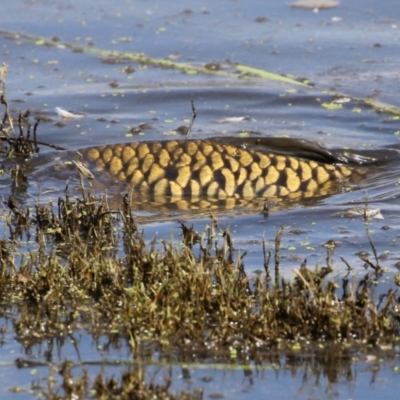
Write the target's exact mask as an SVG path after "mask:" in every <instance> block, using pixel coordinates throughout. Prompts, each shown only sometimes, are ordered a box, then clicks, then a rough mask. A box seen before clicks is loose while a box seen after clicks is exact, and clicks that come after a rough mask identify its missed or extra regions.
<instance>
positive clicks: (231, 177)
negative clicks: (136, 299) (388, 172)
mask: <svg viewBox="0 0 400 400" xmlns="http://www.w3.org/2000/svg"><path fill="white" fill-rule="evenodd" d="M82 154H83V157H84V160H86V161H89V167H90V168H92V169H94V170H95V171H102V172H103V173H108V174H109V175H111V176H112V177H113V178H115V179H117V180H118V181H121V182H126V183H128V184H129V185H131V186H133V187H134V188H135V189H137V192H139V193H140V196H141V197H142V198H144V199H145V198H147V199H149V200H157V201H159V202H167V201H168V202H178V201H180V200H183V199H189V200H192V202H195V201H197V200H198V199H199V198H210V199H216V200H226V201H227V202H229V200H230V199H231V201H232V202H233V203H234V201H235V199H251V198H264V199H268V198H274V197H278V198H281V197H286V198H291V199H295V198H300V197H301V198H307V197H313V196H317V195H318V196H323V195H328V194H332V193H334V192H335V190H337V183H338V182H340V181H343V180H346V179H349V178H351V177H353V178H354V175H362V172H360V171H359V170H355V169H354V168H352V167H350V166H345V165H338V164H324V163H320V162H316V161H310V160H305V159H304V160H303V159H300V158H296V157H294V156H286V155H285V156H284V155H277V154H273V153H269V152H263V151H260V150H259V149H256V150H252V149H246V148H242V147H240V146H233V145H230V144H229V143H227V144H224V143H222V142H220V141H218V142H217V141H213V140H172V141H154V142H133V143H127V144H115V145H106V146H99V147H92V148H88V149H84V150H83V151H82ZM335 185H336V186H335ZM167 199H168V200H167ZM186 201H187V200H186Z"/></svg>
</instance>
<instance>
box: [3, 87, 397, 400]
mask: <svg viewBox="0 0 400 400" xmlns="http://www.w3.org/2000/svg"><path fill="white" fill-rule="evenodd" d="M3 93H4V92H3ZM4 101H5V100H4ZM5 107H6V109H7V105H6V104H5ZM15 123H16V127H17V128H18V130H20V135H19V136H18V137H17V139H18V140H14V137H13V136H12V132H14V130H15V128H14V127H13V124H14V119H13V118H12V117H11V116H10V115H9V114H8V111H7V110H6V111H5V117H4V118H3V122H2V126H1V127H0V128H1V129H0V131H1V133H2V135H4V137H2V139H3V140H5V141H6V143H7V144H8V146H9V147H10V148H12V149H13V151H11V152H10V151H7V152H6V153H5V157H7V156H8V157H10V156H13V157H15V158H17V157H18V154H21V153H22V154H24V155H26V154H30V153H31V152H34V151H35V142H33V143H34V145H33V147H31V148H29V146H28V144H32V140H31V138H30V136H29V132H30V131H29V128H28V131H26V129H27V128H26V126H27V124H28V123H27V121H26V120H24V118H23V117H20V118H18V119H17V120H16V122H15ZM36 128H37V125H36ZM35 131H36V129H35ZM27 132H28V133H27ZM13 146H15V147H13ZM80 172H81V176H80V179H81V193H80V195H79V196H76V195H74V196H72V195H71V194H70V193H69V192H68V190H66V193H65V195H64V196H60V197H59V198H58V199H55V200H54V201H53V202H49V203H45V204H43V203H41V202H40V201H39V200H38V201H37V203H36V205H35V207H29V206H25V205H23V204H20V203H19V202H18V199H16V198H15V197H13V196H12V193H10V196H9V198H8V199H6V200H5V207H4V208H3V209H2V210H1V212H0V218H1V220H2V221H4V222H3V223H4V226H6V228H7V229H6V230H5V232H7V233H5V234H4V236H3V238H2V239H1V241H0V255H1V257H0V304H1V307H0V312H1V314H2V315H12V318H10V319H11V321H12V324H10V326H9V327H7V328H5V329H12V330H13V332H14V336H15V338H16V340H18V341H19V342H20V343H21V344H22V345H23V346H24V348H25V349H26V351H27V353H28V354H29V349H31V348H32V347H33V346H35V345H38V344H39V345H40V344H42V343H53V342H55V343H57V345H58V346H62V345H63V343H64V341H65V338H66V337H73V335H74V334H75V333H76V332H78V331H84V332H86V333H88V334H89V335H91V336H92V338H93V340H94V341H96V340H97V339H98V338H99V337H107V338H108V340H109V342H110V343H119V342H120V343H121V342H123V343H128V344H129V348H130V351H131V353H132V356H133V357H134V358H135V360H136V361H137V362H138V363H139V361H140V352H141V349H142V347H143V344H144V343H153V344H154V345H156V346H159V348H162V349H171V348H172V349H179V350H180V351H182V352H184V351H185V350H189V349H190V351H191V352H193V351H196V349H203V351H204V349H206V351H208V352H210V353H213V352H217V351H219V352H228V353H229V352H231V353H232V352H236V353H238V352H243V353H246V352H248V353H250V352H254V353H258V352H262V351H265V352H266V351H271V350H273V351H279V352H284V351H299V350H302V349H307V348H309V347H313V346H315V344H318V345H321V346H328V345H332V344H333V345H336V346H338V348H339V349H342V350H343V349H346V348H349V347H351V346H358V347H362V346H385V345H389V346H390V345H392V344H393V343H396V342H397V340H398V336H399V328H400V326H399V323H400V314H399V310H398V295H397V293H396V291H395V290H394V288H391V287H389V288H388V289H387V290H384V292H383V294H382V295H381V296H379V297H378V298H377V297H376V296H375V291H374V289H375V288H376V287H377V285H379V279H380V277H381V276H382V275H383V273H384V270H383V268H382V267H381V266H380V264H379V262H378V258H377V257H376V258H375V260H370V259H368V258H365V260H364V261H365V263H366V268H367V272H366V274H365V275H364V276H360V277H358V279H356V278H353V276H352V275H350V274H349V275H348V276H344V277H343V278H342V279H341V280H338V279H330V278H329V277H330V274H331V273H332V270H333V268H332V257H333V251H334V248H333V247H328V248H327V257H326V262H325V264H324V265H321V266H319V267H318V268H308V267H307V263H306V260H304V262H303V263H302V264H301V265H300V266H299V269H298V270H296V271H295V276H294V278H293V279H292V280H287V279H285V278H284V277H282V276H281V273H280V271H281V263H282V260H281V250H280V247H281V240H282V235H283V234H284V229H283V228H282V229H281V230H280V231H279V232H278V233H277V236H276V240H275V247H274V252H269V251H267V249H265V251H264V255H265V257H264V260H260V264H262V268H263V269H264V273H263V274H260V275H259V276H257V277H250V276H247V274H246V270H245V266H244V263H245V254H238V253H237V252H236V251H235V249H234V245H233V240H232V236H231V233H230V232H229V230H228V229H226V228H221V227H220V225H219V223H218V221H217V220H216V219H215V218H213V217H211V219H210V224H209V226H208V227H207V229H206V230H205V231H204V232H196V231H194V230H193V228H192V227H190V226H189V225H187V224H184V223H182V224H181V229H182V239H181V240H179V241H175V242H173V241H162V242H161V243H159V242H158V241H157V239H156V238H154V239H153V240H151V241H150V243H147V241H146V238H145V237H144V235H143V234H142V233H141V232H140V227H139V226H138V225H137V223H136V220H135V210H134V209H133V208H132V203H131V201H130V197H129V195H126V196H125V197H124V199H123V200H122V201H121V203H120V204H119V205H118V206H110V204H109V203H108V201H107V197H106V196H100V197H99V196H96V195H95V193H94V192H93V191H92V190H91V189H90V188H89V189H88V188H87V185H86V179H87V175H85V171H82V170H80ZM21 174H22V173H21V172H20V173H18V174H15V175H14V176H13V179H14V185H15V184H17V183H18V182H19V181H23V180H29V176H22V175H21ZM12 186H13V185H11V187H12ZM27 242H29V245H28V243H27ZM371 246H372V247H373V245H372V243H371ZM350 268H351V267H350V266H349V269H350ZM52 351H55V350H54V349H50V350H49V353H51V352H52ZM343 351H344V350H343ZM49 359H50V361H49V365H50V366H51V367H54V368H57V369H59V372H60V375H61V380H62V383H61V384H60V387H61V388H62V391H63V393H62V394H60V390H58V389H57V387H54V385H53V384H54V380H52V379H50V378H52V376H50V378H49V380H48V382H49V383H48V387H47V388H43V387H42V386H41V385H40V384H38V385H37V386H34V387H33V388H34V389H35V388H36V389H35V390H37V391H40V392H41V393H43V392H46V393H47V397H48V398H50V399H56V398H63V397H73V396H80V397H85V396H87V395H88V393H89V392H90V393H91V394H92V395H93V396H94V397H96V398H119V399H121V398H129V397H130V396H137V397H138V398H148V397H150V396H153V397H154V396H162V395H165V394H166V393H168V395H169V396H170V398H173V397H172V396H173V395H171V394H170V378H168V377H167V378H166V380H165V383H164V384H162V385H156V384H153V383H152V382H150V383H148V380H146V379H145V376H144V372H143V368H142V367H141V366H140V365H139V366H136V367H131V369H130V370H128V371H126V372H125V373H124V374H123V376H122V377H121V380H120V381H119V380H118V379H116V378H108V377H104V376H102V375H101V374H99V375H97V377H96V378H95V379H94V380H91V379H89V378H88V375H87V373H86V372H85V371H84V370H83V372H82V375H81V376H79V377H76V378H74V377H73V374H72V371H71V369H72V367H73V366H74V365H75V364H74V363H72V362H65V363H63V364H62V365H56V366H54V365H52V364H51V357H50V356H49ZM31 362H32V361H31V360H25V359H23V358H20V359H18V360H17V365H19V366H21V367H23V366H25V365H32V364H29V363H31ZM77 364H78V363H77ZM139 394H140V395H141V396H142V397H140V396H139ZM175 398H187V399H189V398H201V392H196V393H192V394H188V393H182V394H181V395H176V397H175Z"/></svg>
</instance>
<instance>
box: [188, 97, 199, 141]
mask: <svg viewBox="0 0 400 400" xmlns="http://www.w3.org/2000/svg"><path fill="white" fill-rule="evenodd" d="M191 103H192V120H191V121H190V125H189V128H188V130H187V132H186V137H189V134H190V131H191V130H192V126H193V124H194V120H195V119H196V117H197V113H196V109H195V108H194V102H193V100H191Z"/></svg>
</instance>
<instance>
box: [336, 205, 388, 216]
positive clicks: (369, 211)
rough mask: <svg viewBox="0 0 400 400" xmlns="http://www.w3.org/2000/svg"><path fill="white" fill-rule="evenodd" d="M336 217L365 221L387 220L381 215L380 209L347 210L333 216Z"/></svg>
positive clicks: (357, 208)
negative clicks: (357, 218) (358, 218)
mask: <svg viewBox="0 0 400 400" xmlns="http://www.w3.org/2000/svg"><path fill="white" fill-rule="evenodd" d="M333 216H334V217H344V218H355V217H360V216H361V217H363V218H365V219H385V218H384V217H383V215H382V214H381V210H380V208H375V209H373V208H365V207H352V208H348V209H347V210H344V211H340V212H338V213H335V214H333Z"/></svg>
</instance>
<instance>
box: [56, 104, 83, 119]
mask: <svg viewBox="0 0 400 400" xmlns="http://www.w3.org/2000/svg"><path fill="white" fill-rule="evenodd" d="M55 110H56V113H57V114H58V116H59V117H62V118H64V119H76V118H82V117H83V114H73V113H72V112H70V111H67V110H64V109H62V108H60V107H56V108H55Z"/></svg>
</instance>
